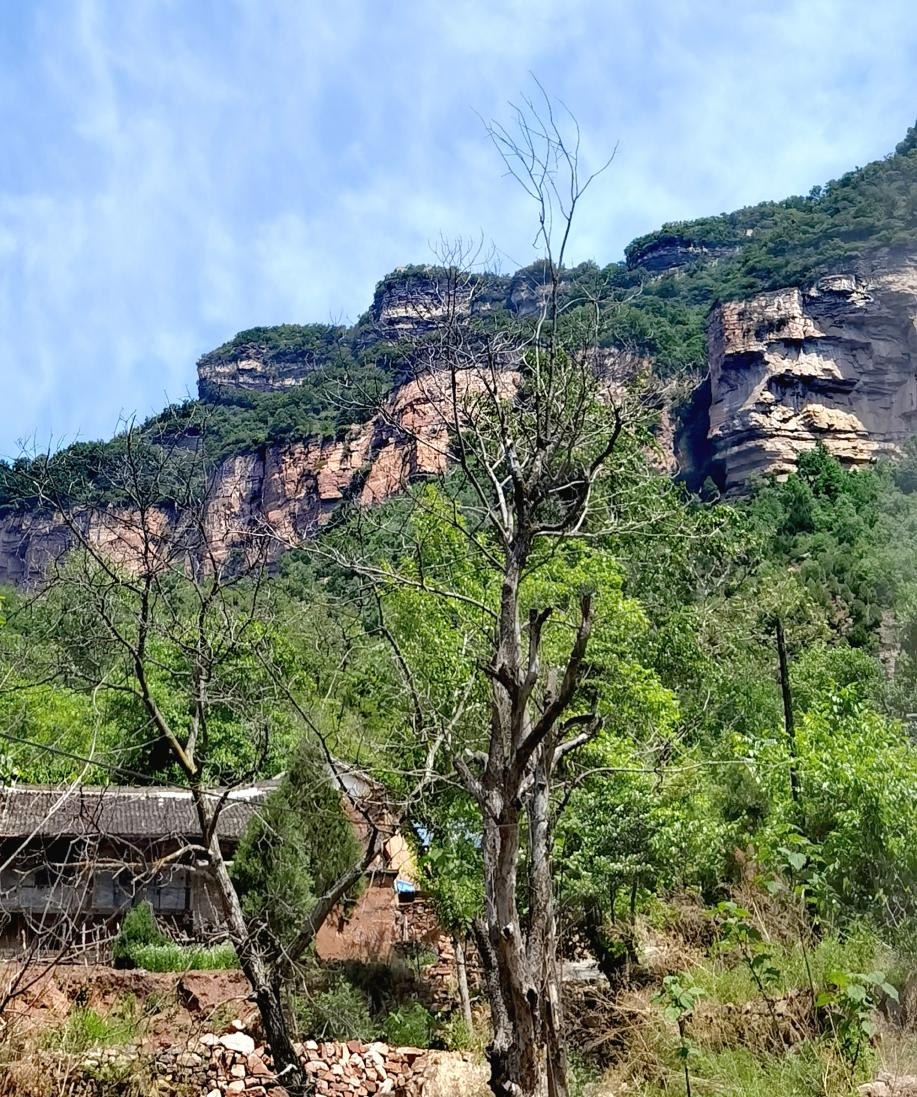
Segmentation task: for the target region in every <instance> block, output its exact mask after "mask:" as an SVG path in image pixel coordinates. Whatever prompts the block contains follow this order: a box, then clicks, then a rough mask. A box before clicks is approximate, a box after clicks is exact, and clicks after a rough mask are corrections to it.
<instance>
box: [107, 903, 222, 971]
mask: <svg viewBox="0 0 917 1097" xmlns="http://www.w3.org/2000/svg"><path fill="white" fill-rule="evenodd" d="M111 954H112V963H113V964H114V966H115V967H121V968H133V967H137V968H143V969H144V970H145V971H210V970H219V969H224V968H235V967H238V966H239V960H238V957H237V956H236V950H235V949H234V948H233V946H232V945H231V944H229V942H223V943H221V944H216V945H209V946H207V945H180V944H179V943H178V942H177V941H173V940H172V938H171V937H170V936H169V935H168V934H167V933H165V932H164V931H163V930H162V929H160V928H159V925H158V924H157V922H156V915H155V914H154V913H153V908H152V907H151V906H150V904H149V903H146V902H144V903H138V904H137V906H135V907H132V908H131V909H130V910H129V911H128V912H127V914H126V915H125V916H124V921H123V922H122V923H121V929H120V931H119V933H118V936H117V937H116V938H115V941H114V944H113V945H112V950H111Z"/></svg>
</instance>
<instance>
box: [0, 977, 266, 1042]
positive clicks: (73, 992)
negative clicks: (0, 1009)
mask: <svg viewBox="0 0 917 1097" xmlns="http://www.w3.org/2000/svg"><path fill="white" fill-rule="evenodd" d="M16 971H17V968H16V965H14V964H12V963H7V964H3V965H0V992H2V991H4V990H5V988H6V987H7V986H8V985H9V983H10V980H11V979H12V978H13V977H14V976H15V974H16ZM27 978H28V982H30V983H31V985H30V986H29V988H28V990H27V991H25V993H23V994H22V995H21V996H19V997H17V998H16V999H15V1000H14V1001H13V1002H12V1003H11V1004H10V1006H9V1008H8V1009H7V1012H6V1017H7V1024H8V1025H11V1026H13V1025H15V1026H16V1027H19V1026H21V1027H22V1029H23V1030H24V1031H28V1030H30V1029H34V1028H48V1027H51V1026H53V1025H54V1024H56V1023H58V1022H60V1021H63V1020H64V1019H65V1018H66V1017H67V1015H68V1014H69V1013H70V1012H71V1010H72V1009H73V1008H74V1007H75V1006H78V1005H79V1006H85V1007H88V1008H90V1009H94V1010H96V1011H97V1012H98V1013H100V1014H103V1015H104V1014H108V1013H109V1012H110V1011H112V1010H122V1011H123V1010H133V1011H134V1013H135V1016H137V1017H139V1018H140V1019H141V1023H140V1028H141V1031H142V1032H143V1035H144V1042H149V1043H151V1044H159V1045H161V1046H169V1045H171V1044H174V1043H177V1042H180V1040H181V1039H182V1038H185V1037H187V1036H191V1035H193V1034H195V1033H199V1032H202V1031H205V1030H207V1029H208V1028H211V1027H218V1026H220V1027H221V1026H222V1025H225V1024H226V1023H228V1021H230V1020H232V1019H233V1018H236V1017H238V1018H241V1019H242V1020H245V1021H248V1020H249V1019H252V1018H253V1017H254V1014H255V1010H254V1007H253V1006H252V1004H251V1003H250V1002H249V1001H248V1000H247V997H248V993H249V988H248V984H247V983H246V981H245V977H244V976H243V975H242V973H241V972H240V971H189V972H186V973H185V974H181V975H179V974H175V973H165V972H164V973H159V972H150V971H122V970H118V969H116V968H112V967H107V966H105V965H83V964H60V965H57V966H53V967H47V968H44V969H41V970H38V969H36V970H35V971H30V972H28V976H27ZM33 979H34V980H35V981H34V982H32V980H33Z"/></svg>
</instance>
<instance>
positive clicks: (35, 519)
mask: <svg viewBox="0 0 917 1097" xmlns="http://www.w3.org/2000/svg"><path fill="white" fill-rule="evenodd" d="M441 380H442V379H441V378H437V377H436V375H431V376H429V377H426V378H423V379H418V380H414V381H411V382H409V383H408V384H405V385H403V386H401V387H400V388H399V389H397V390H396V392H395V393H394V394H393V395H392V396H391V397H390V398H389V399H388V400H387V401H386V402H385V404H384V405H383V406H382V408H381V409H380V410H379V412H378V413H377V414H376V415H375V416H373V418H372V419H370V420H369V421H368V422H366V423H363V424H358V425H355V426H353V427H352V428H351V429H350V430H349V431H347V432H346V433H345V435H344V437H342V438H339V439H326V440H305V441H302V442H294V443H291V444H288V445H278V446H267V447H262V448H260V449H258V450H256V451H253V452H249V453H241V454H238V455H237V456H234V457H230V458H228V459H227V460H225V461H224V462H222V464H221V465H220V466H219V469H218V470H217V474H216V477H215V483H214V488H213V491H212V493H211V496H210V499H209V502H208V505H207V509H206V514H205V521H204V528H205V536H206V539H207V542H208V544H209V546H210V552H211V553H212V555H213V558H214V559H215V560H217V561H218V562H221V561H225V560H226V559H227V558H228V557H229V555H230V554H231V553H232V552H233V550H234V549H236V548H239V547H240V546H244V545H246V544H247V543H248V542H249V541H250V539H251V537H252V536H253V534H255V533H259V532H262V533H263V532H268V533H270V535H271V537H270V550H269V551H270V553H271V555H272V556H273V557H274V558H277V557H278V556H279V555H280V554H281V553H282V552H284V551H285V550H286V549H288V548H292V547H293V546H294V545H297V544H300V543H301V542H302V541H303V540H305V539H307V538H309V537H311V536H314V534H315V533H316V532H317V531H318V530H319V529H321V527H322V526H323V525H324V524H325V523H326V522H327V521H328V519H329V518H330V516H331V514H332V513H333V512H334V510H335V509H336V508H337V507H338V506H339V504H340V503H341V502H342V501H343V500H345V499H355V500H357V501H358V502H359V503H361V504H362V505H366V506H370V505H372V504H374V503H378V502H381V501H382V500H383V499H386V498H388V496H390V495H392V494H394V493H395V492H398V491H400V490H402V489H403V488H404V487H405V485H406V484H407V483H409V482H410V481H412V480H416V479H417V478H419V477H424V476H434V475H438V474H440V473H442V472H443V471H444V470H445V467H446V463H447V451H446V442H447V431H446V425H445V424H446V420H445V418H444V416H445V415H447V414H448V410H447V409H448V406H449V405H448V401H449V396H448V393H447V392H446V391H445V390H444V389H443V387H442V383H441ZM178 520H179V518H178V516H177V515H175V514H174V513H173V512H172V511H171V510H170V509H169V508H167V507H163V508H161V509H160V510H158V511H156V512H155V514H154V517H153V524H154V526H155V528H156V530H157V531H159V533H160V534H161V535H162V539H163V541H162V543H163V545H164V546H165V548H164V550H163V551H168V546H169V545H170V544H174V542H175V540H176V538H175V537H174V533H175V524H176V522H177V521H178ZM75 522H76V526H75V528H73V529H71V528H68V527H67V526H66V525H65V524H64V522H63V521H61V520H60V519H58V518H55V517H52V516H50V515H48V514H47V513H42V512H33V511H29V510H19V511H11V512H7V513H6V514H0V585H2V584H13V585H24V584H28V583H29V582H33V581H35V580H37V579H38V578H39V577H40V576H41V575H42V574H44V573H45V572H46V571H47V569H48V567H49V565H51V564H52V563H53V562H54V560H55V559H56V558H58V557H60V556H61V555H62V554H63V553H65V552H66V551H67V550H68V549H69V548H71V547H72V546H73V545H74V544H75V543H76V542H77V541H78V540H79V539H80V538H84V539H85V540H86V541H87V542H88V543H89V544H91V545H93V546H99V547H102V548H104V550H105V552H106V554H107V555H109V556H110V557H111V558H112V559H115V560H117V561H118V562H120V563H122V564H124V565H125V566H127V567H128V568H130V567H131V566H132V564H133V562H134V561H136V560H137V559H138V554H139V552H140V549H141V544H142V536H141V532H140V529H139V526H138V522H137V518H136V515H134V514H133V513H132V512H131V511H128V510H125V509H123V508H120V507H115V506H94V507H92V508H85V509H84V510H82V511H80V512H78V513H77V515H76V516H75Z"/></svg>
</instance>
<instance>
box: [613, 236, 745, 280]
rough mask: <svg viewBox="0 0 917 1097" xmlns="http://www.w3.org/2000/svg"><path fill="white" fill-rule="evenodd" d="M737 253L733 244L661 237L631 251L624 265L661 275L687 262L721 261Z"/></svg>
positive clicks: (685, 264)
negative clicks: (705, 242)
mask: <svg viewBox="0 0 917 1097" xmlns="http://www.w3.org/2000/svg"><path fill="white" fill-rule="evenodd" d="M737 250H738V249H737V247H736V246H735V245H733V244H712V243H711V244H702V243H697V242H696V241H692V240H685V239H682V238H681V237H678V236H661V237H657V238H656V239H653V240H651V241H649V242H648V243H647V244H645V245H644V246H643V247H640V248H636V249H635V250H633V251H631V252H630V253H629V254H628V257H627V265H628V266H629V267H631V268H633V267H641V268H642V269H643V270H645V271H648V272H649V273H650V274H664V273H665V272H666V271H670V270H676V269H677V268H678V267H684V266H687V265H688V264H689V263H697V262H709V261H710V260H713V259H722V258H723V257H724V256H727V255H734V254H735V252H736V251H737Z"/></svg>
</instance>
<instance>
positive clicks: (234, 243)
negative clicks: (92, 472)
mask: <svg viewBox="0 0 917 1097" xmlns="http://www.w3.org/2000/svg"><path fill="white" fill-rule="evenodd" d="M7 14H9V19H8V20H7V22H8V25H7V26H6V27H5V33H4V37H3V42H2V43H0V124H2V127H3V132H4V135H5V141H4V149H3V151H2V153H0V156H2V159H0V378H2V380H3V382H4V393H5V396H6V400H5V401H4V407H3V410H2V412H0V453H3V452H6V453H10V452H14V451H15V446H16V440H17V439H18V438H20V437H22V436H30V435H32V433H33V432H37V436H38V437H39V438H40V439H42V440H44V439H45V438H47V437H48V436H51V435H53V436H55V437H72V436H74V435H75V434H80V435H82V436H84V437H88V436H98V435H104V434H106V433H108V432H109V431H110V429H111V428H112V426H113V425H114V423H115V420H116V419H117V417H118V415H119V413H121V412H130V411H133V410H137V411H139V412H140V413H146V412H148V411H150V410H152V409H154V408H156V407H158V406H160V405H161V404H162V403H163V401H164V399H165V397H166V395H168V396H169V397H172V398H177V397H181V396H182V395H184V393H185V392H186V391H187V390H189V389H191V388H193V385H194V361H195V359H196V357H197V356H198V355H199V354H200V353H201V352H203V351H204V350H207V349H209V347H211V346H213V345H215V344H216V343H217V342H220V341H222V340H223V339H225V338H227V337H229V336H231V335H232V334H233V333H234V332H235V331H236V330H238V329H240V328H243V327H249V326H252V325H254V324H260V323H277V322H281V321H300V322H302V321H307V320H325V319H328V318H329V317H334V318H341V317H350V318H354V317H356V316H357V315H358V314H359V313H360V312H361V311H362V310H363V309H364V308H365V307H366V305H367V304H368V302H369V298H370V295H371V293H372V288H373V284H374V282H375V281H376V279H377V278H378V277H380V276H381V275H382V274H384V273H385V272H386V271H387V270H390V269H391V268H392V267H394V266H396V265H398V264H400V263H404V262H410V261H417V260H424V259H426V258H428V257H429V254H430V250H429V248H430V241H432V240H435V239H436V238H437V237H438V235H439V233H440V232H444V233H446V234H447V235H450V234H463V235H466V236H467V235H476V234H478V233H481V234H483V235H484V237H485V238H487V239H493V240H494V241H495V242H496V243H497V245H498V246H499V248H500V249H501V252H502V254H504V255H505V256H506V259H505V266H507V267H510V266H512V265H514V264H515V263H524V262H527V261H529V260H530V258H531V255H532V253H531V237H532V220H531V211H530V210H529V209H528V208H527V207H526V204H525V202H524V200H523V199H522V196H521V195H520V193H519V192H518V191H517V190H516V189H514V187H513V186H512V185H511V183H510V182H509V181H508V180H506V179H504V178H502V176H501V167H500V164H499V162H498V160H497V159H496V157H495V156H494V154H493V152H492V150H490V149H489V147H488V145H487V141H486V138H485V136H484V133H483V130H482V127H481V123H480V120H479V117H478V114H480V115H483V116H484V117H491V116H493V115H500V116H505V108H506V102H507V100H508V99H511V98H513V97H515V96H516V95H517V93H518V92H519V91H520V89H524V88H525V87H529V88H531V86H532V85H531V84H530V81H529V73H530V72H534V73H536V74H537V75H538V77H539V79H541V80H542V81H543V82H544V84H545V85H546V86H547V87H548V88H549V89H550V90H551V91H552V93H554V94H555V95H558V96H560V97H561V98H563V99H564V101H565V102H567V103H568V104H569V106H570V107H571V108H572V109H573V110H574V111H575V113H576V114H577V116H578V118H579V120H580V123H581V125H582V128H583V133H584V138H585V149H586V152H587V154H589V155H592V156H593V157H594V158H595V159H596V160H598V159H599V157H600V156H602V155H603V154H604V153H605V152H606V151H607V150H608V149H609V148H610V147H612V145H613V144H614V143H615V142H616V141H620V152H619V155H618V158H617V160H616V162H615V164H614V167H613V169H612V171H611V172H610V173H609V174H608V175H607V177H606V178H605V179H604V180H603V183H602V185H601V187H599V188H597V189H596V191H595V193H594V195H593V196H592V201H591V203H590V204H589V205H588V206H587V207H586V209H585V210H584V214H583V218H582V221H581V222H580V233H579V235H578V237H577V240H576V243H575V247H576V257H577V258H585V257H589V256H592V257H595V258H597V259H599V260H600V261H609V260H611V259H614V258H617V257H618V256H619V255H620V252H621V249H622V247H623V246H624V244H625V243H627V241H628V240H629V239H630V238H631V237H632V236H634V235H636V234H637V233H639V232H643V231H646V230H648V229H650V228H652V227H653V226H654V225H656V224H658V223H660V222H661V221H663V220H668V219H673V218H680V217H688V216H698V215H701V214H704V213H709V212H717V211H719V210H722V209H730V208H734V207H735V206H737V205H742V204H746V203H749V202H752V201H757V200H759V199H761V198H765V197H780V196H782V195H784V194H786V193H792V192H800V191H806V190H808V189H809V187H810V186H811V185H812V184H814V183H816V182H820V181H823V180H824V179H826V178H828V177H831V176H833V175H836V174H838V173H839V172H841V171H843V170H845V169H846V168H848V167H850V166H852V165H853V164H855V163H862V162H865V161H866V160H868V159H871V158H873V157H875V156H878V155H881V154H882V153H884V152H886V151H889V150H890V149H891V147H892V146H893V145H894V143H895V142H896V141H897V140H898V139H899V138H900V137H901V135H902V134H903V132H904V129H905V128H906V126H907V125H908V124H909V123H910V122H911V121H913V114H914V100H913V92H914V88H913V82H912V75H911V74H912V73H913V72H914V71H915V63H917V25H915V22H914V20H913V17H912V13H911V7H910V5H909V4H907V3H904V2H903V0H902V2H900V3H897V2H882V0H879V2H876V3H873V4H872V5H869V6H868V7H866V6H863V5H862V4H859V3H852V2H847V0H783V2H776V3H774V2H770V3H763V2H758V0H753V2H751V3H748V4H743V5H727V4H725V3H709V2H708V3H698V2H696V0H693V2H690V3H688V2H687V0H648V2H647V0H618V2H616V3H613V4H609V3H607V0H571V2H570V3H568V4H563V5H560V4H557V3H556V0H551V2H546V0H506V2H505V3H494V2H493V0H453V2H452V3H450V4H448V5H430V4H428V3H424V2H421V0H406V2H405V3H402V4H399V5H394V6H391V5H390V6H388V7H387V9H386V8H383V7H381V6H379V5H375V4H371V3H365V4H361V3H353V4H342V5H337V6H336V8H335V9H334V10H333V11H332V10H330V9H328V8H327V7H326V6H325V5H319V4H318V3H317V2H307V3H298V2H294V0H272V2H270V3H264V2H263V0H199V2H198V3H195V4H184V3H179V2H176V0H137V2H135V3H131V4H121V3H118V2H117V0H37V2H36V3H35V4H32V5H9V6H8V7H7V8H5V12H4V15H5V17H6V15H7ZM476 112H477V113H476Z"/></svg>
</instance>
